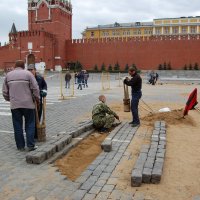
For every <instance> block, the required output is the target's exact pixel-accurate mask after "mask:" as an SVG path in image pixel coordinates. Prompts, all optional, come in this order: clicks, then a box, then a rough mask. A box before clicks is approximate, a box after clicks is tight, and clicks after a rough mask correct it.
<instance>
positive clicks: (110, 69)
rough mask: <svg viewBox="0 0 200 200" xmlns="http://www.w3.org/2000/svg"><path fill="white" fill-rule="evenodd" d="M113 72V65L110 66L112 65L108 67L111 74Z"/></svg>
mask: <svg viewBox="0 0 200 200" xmlns="http://www.w3.org/2000/svg"><path fill="white" fill-rule="evenodd" d="M112 70H113V68H112V65H111V64H110V65H109V66H108V71H109V72H112Z"/></svg>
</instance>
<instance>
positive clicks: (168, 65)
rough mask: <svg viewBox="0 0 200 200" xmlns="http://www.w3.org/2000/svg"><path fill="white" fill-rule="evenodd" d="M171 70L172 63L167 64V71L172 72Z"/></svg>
mask: <svg viewBox="0 0 200 200" xmlns="http://www.w3.org/2000/svg"><path fill="white" fill-rule="evenodd" d="M171 69H172V67H171V63H170V62H169V63H168V64H167V70H171Z"/></svg>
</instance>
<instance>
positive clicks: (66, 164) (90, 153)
mask: <svg viewBox="0 0 200 200" xmlns="http://www.w3.org/2000/svg"><path fill="white" fill-rule="evenodd" d="M106 136H107V134H106V133H105V134H99V133H98V132H95V133H93V134H92V135H90V136H89V137H88V138H86V139H85V140H83V141H81V142H80V144H79V145H78V146H77V147H76V148H74V149H72V150H71V151H70V152H69V153H68V154H67V155H66V156H64V157H63V158H61V159H59V160H57V161H56V163H55V165H56V166H57V167H58V168H59V170H60V171H61V174H63V175H66V176H67V178H69V179H70V180H72V181H75V180H76V179H77V178H78V177H79V176H80V175H81V173H82V172H83V171H84V170H85V169H86V168H87V167H88V165H90V163H91V162H92V161H93V160H95V159H96V157H97V156H98V155H99V154H100V153H101V152H102V149H101V143H102V142H103V141H104V139H105V138H106Z"/></svg>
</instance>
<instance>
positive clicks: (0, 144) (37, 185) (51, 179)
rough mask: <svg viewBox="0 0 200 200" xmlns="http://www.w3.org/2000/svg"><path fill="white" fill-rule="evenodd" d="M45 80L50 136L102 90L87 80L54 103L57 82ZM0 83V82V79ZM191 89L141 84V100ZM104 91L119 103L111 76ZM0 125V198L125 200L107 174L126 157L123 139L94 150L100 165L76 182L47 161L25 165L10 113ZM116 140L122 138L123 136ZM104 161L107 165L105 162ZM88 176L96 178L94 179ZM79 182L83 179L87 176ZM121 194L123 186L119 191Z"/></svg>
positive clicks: (80, 115) (171, 97)
mask: <svg viewBox="0 0 200 200" xmlns="http://www.w3.org/2000/svg"><path fill="white" fill-rule="evenodd" d="M54 78H56V77H54ZM47 81H48V85H49V95H48V98H49V101H47V102H49V103H50V104H48V105H47V110H48V111H47V133H48V137H53V136H55V135H56V134H58V133H65V131H66V130H67V129H68V128H70V127H72V126H74V125H75V124H77V123H78V122H79V121H81V120H83V119H85V118H88V116H90V113H91V109H92V106H93V104H94V103H96V102H97V97H98V95H99V93H101V92H102V91H101V82H100V79H99V80H98V81H97V79H95V80H94V79H93V80H91V82H90V83H89V88H90V87H91V88H90V89H85V90H83V91H80V92H82V94H79V95H76V98H72V99H68V100H66V101H60V100H58V96H59V92H58V87H59V86H58V85H59V83H58V81H57V80H54V79H53V78H52V80H48V79H47ZM0 87H2V82H0ZM193 87H194V86H188V87H182V88H179V89H178V87H176V86H174V87H171V86H169V87H168V88H167V89H166V90H165V91H163V88H162V86H155V87H154V86H149V85H144V90H143V93H144V96H143V99H144V100H145V101H147V102H148V101H163V100H165V101H169V102H174V101H176V102H182V103H183V102H185V99H184V98H183V97H182V96H181V95H177V94H178V93H181V92H183V93H187V92H190V91H191V89H192V88H193ZM104 93H105V94H106V96H107V98H108V104H109V102H112V101H119V100H120V101H121V102H122V98H123V97H122V95H123V92H122V88H120V87H118V81H115V80H114V78H113V80H112V84H111V90H109V91H105V92H104ZM0 96H1V94H0ZM51 97H52V98H51ZM52 99H53V100H52ZM47 100H48V99H47ZM2 108H9V105H8V104H7V103H5V102H4V101H3V99H2V97H0V112H7V113H9V109H2ZM0 127H1V128H0V199H2V200H26V199H27V198H28V197H30V196H34V197H37V199H38V200H54V199H57V200H64V199H65V200H68V199H70V198H72V199H73V198H74V199H76V200H78V199H81V198H79V197H81V196H82V197H83V196H84V199H93V197H94V195H97V197H98V199H109V198H110V199H119V198H115V197H114V196H120V198H121V199H127V200H128V199H131V198H130V195H128V193H127V196H126V193H124V195H125V197H124V198H122V197H121V196H124V195H122V194H121V195H118V193H119V191H117V190H118V188H116V187H115V184H113V182H112V181H116V178H117V177H114V176H112V173H113V172H114V171H115V167H116V165H117V164H118V163H119V162H120V159H123V158H124V157H126V156H128V155H126V154H127V153H126V148H127V146H128V143H123V142H122V143H119V144H118V145H119V146H118V145H116V146H115V147H114V151H113V152H111V153H102V154H100V156H99V157H97V159H96V160H95V161H94V163H93V164H92V165H95V163H96V165H98V164H97V162H98V160H101V159H102V160H101V162H100V163H101V164H100V165H98V166H97V167H98V169H97V168H93V170H89V169H87V170H86V171H85V172H84V173H83V174H82V177H83V179H82V180H80V179H81V178H80V179H78V180H77V181H76V182H71V181H70V180H68V179H66V177H65V176H62V175H61V174H60V173H59V172H57V169H56V168H54V167H52V165H49V164H47V162H45V163H43V164H41V165H30V164H27V163H26V161H25V156H26V154H27V152H19V151H17V150H16V146H15V142H14V137H13V128H12V121H11V116H10V115H1V114H0ZM125 132H127V135H126V136H127V137H129V140H131V137H133V132H131V129H129V127H127V128H126V130H125ZM121 136H122V135H121ZM121 136H120V137H121ZM122 137H123V136H122ZM121 139H123V140H126V139H127V138H121ZM115 158H116V159H115ZM108 160H110V161H111V163H112V164H113V165H111V164H110V163H108V162H109V161H108ZM114 164H115V165H114ZM90 167H91V166H89V168H90ZM90 169H91V168H90ZM94 174H95V175H96V177H94V176H95V175H94ZM93 175H94V176H93ZM84 176H85V177H84ZM86 176H88V178H89V180H91V182H92V183H93V185H90V187H89V186H88V185H87V183H85V184H84V183H83V182H81V181H83V180H84V179H85V178H86ZM100 177H101V178H100ZM85 181H86V182H87V180H85ZM88 182H90V181H88ZM84 187H87V188H84ZM121 192H123V190H120V193H121ZM110 195H112V197H113V198H111V196H110ZM131 195H133V191H131Z"/></svg>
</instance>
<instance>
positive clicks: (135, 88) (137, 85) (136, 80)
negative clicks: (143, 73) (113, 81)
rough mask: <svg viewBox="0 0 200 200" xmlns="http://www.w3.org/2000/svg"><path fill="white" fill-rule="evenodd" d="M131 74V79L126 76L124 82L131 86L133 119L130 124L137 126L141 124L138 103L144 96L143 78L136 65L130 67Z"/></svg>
mask: <svg viewBox="0 0 200 200" xmlns="http://www.w3.org/2000/svg"><path fill="white" fill-rule="evenodd" d="M128 72H129V75H130V76H131V79H129V78H128V77H126V79H125V80H124V84H126V85H128V86H131V95H132V99H131V112H132V117H133V119H132V121H131V122H130V124H131V125H132V127H136V126H139V125H140V119H139V115H138V105H139V100H140V98H141V97H142V91H141V89H142V79H141V77H140V75H139V74H138V73H137V69H135V68H134V67H130V68H129V71H128Z"/></svg>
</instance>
